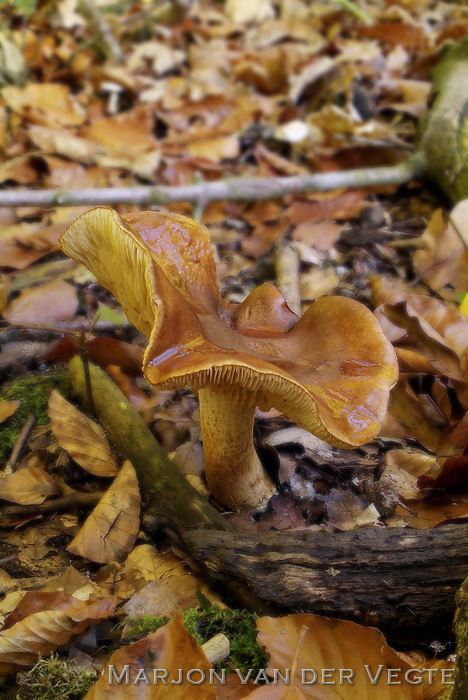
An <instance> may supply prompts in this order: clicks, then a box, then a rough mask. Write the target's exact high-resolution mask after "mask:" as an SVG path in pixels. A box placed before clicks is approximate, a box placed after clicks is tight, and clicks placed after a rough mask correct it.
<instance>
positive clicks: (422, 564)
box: [184, 524, 468, 643]
mask: <svg viewBox="0 0 468 700" xmlns="http://www.w3.org/2000/svg"><path fill="white" fill-rule="evenodd" d="M184 540H185V541H186V543H187V545H188V547H189V549H190V551H191V552H192V554H193V555H194V556H195V557H196V558H197V559H200V560H202V561H204V563H205V566H206V567H207V568H208V570H209V571H210V573H211V575H212V577H213V579H214V580H216V579H217V578H218V577H226V576H230V577H232V578H233V579H234V580H238V581H242V582H243V583H245V584H247V585H248V586H250V587H251V588H252V589H253V591H254V592H255V593H256V594H257V596H258V597H259V598H261V599H262V600H264V601H266V602H267V603H268V604H270V605H272V606H275V607H277V608H278V609H279V610H283V611H289V612H291V611H293V610H296V611H298V610H301V611H308V612H314V613H317V614H320V615H329V616H331V617H341V618H347V619H352V620H354V621H356V622H360V623H361V624H362V623H363V624H371V625H378V626H379V628H380V629H382V630H383V631H384V632H385V633H386V634H387V635H388V636H389V638H390V639H391V638H392V637H393V638H394V639H399V641H400V643H401V640H402V635H403V637H404V638H405V642H406V641H409V640H411V642H427V641H433V640H434V639H438V638H447V635H448V634H449V633H450V629H451V625H452V622H453V616H454V613H455V595H456V592H457V589H458V587H459V586H460V584H461V582H462V581H463V579H464V578H465V577H466V576H467V575H468V524H459V525H446V526H443V527H440V528H437V529H434V530H413V529H411V530H410V529H406V528H388V529H385V528H375V527H372V528H363V529H361V530H356V531H353V532H340V533H336V532H334V533H325V532H309V531H297V532H296V531H294V532H293V531H287V532H284V531H283V532H260V533H258V534H250V533H249V534H241V533H230V532H214V531H209V532H208V531H201V530H197V531H193V532H187V533H186V534H185V536H184Z"/></svg>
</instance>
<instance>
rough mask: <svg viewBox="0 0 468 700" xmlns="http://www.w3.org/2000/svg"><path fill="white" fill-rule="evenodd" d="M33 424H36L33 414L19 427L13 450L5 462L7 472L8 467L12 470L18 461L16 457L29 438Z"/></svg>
mask: <svg viewBox="0 0 468 700" xmlns="http://www.w3.org/2000/svg"><path fill="white" fill-rule="evenodd" d="M35 425H36V418H35V416H29V418H28V420H27V421H26V423H25V424H24V425H23V427H22V428H21V432H20V434H19V435H18V439H17V441H16V442H15V446H14V447H13V451H12V453H11V456H10V459H9V460H8V462H7V465H6V468H7V472H8V470H10V469H12V470H13V469H14V467H15V465H16V462H17V461H18V458H19V456H20V454H21V452H22V450H23V448H24V446H25V445H26V443H27V441H28V440H29V437H30V435H31V433H32V431H33V428H34V426H35Z"/></svg>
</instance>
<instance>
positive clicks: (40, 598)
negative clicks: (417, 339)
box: [0, 591, 117, 674]
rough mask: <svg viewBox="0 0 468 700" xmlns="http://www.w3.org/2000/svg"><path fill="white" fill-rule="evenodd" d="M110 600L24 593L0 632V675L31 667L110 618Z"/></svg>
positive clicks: (111, 598) (112, 608)
mask: <svg viewBox="0 0 468 700" xmlns="http://www.w3.org/2000/svg"><path fill="white" fill-rule="evenodd" d="M116 604H117V599H116V598H113V597H105V598H97V599H96V600H92V601H86V602H85V601H81V600H77V599H76V598H73V597H72V596H69V595H65V594H64V593H43V592H41V591H31V592H28V593H26V594H25V595H24V596H23V598H22V599H21V601H20V603H19V604H18V606H17V607H16V608H15V610H14V611H13V612H12V613H11V614H10V615H9V617H8V618H7V620H6V623H5V626H4V628H3V629H2V630H1V631H0V674H6V673H13V672H16V671H19V670H22V669H24V668H27V667H28V666H32V665H33V664H34V663H35V662H36V661H37V660H38V659H39V657H40V656H48V655H49V654H51V653H52V652H54V651H55V650H56V649H57V648H58V647H61V646H63V645H64V644H67V643H68V641H69V640H70V639H71V638H72V637H73V636H75V635H77V634H81V633H82V632H84V630H86V629H87V627H89V626H90V625H91V624H93V623H95V622H98V621H99V620H103V619H105V618H107V617H110V615H112V614H113V612H114V609H115V606H116Z"/></svg>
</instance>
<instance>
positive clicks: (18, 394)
mask: <svg viewBox="0 0 468 700" xmlns="http://www.w3.org/2000/svg"><path fill="white" fill-rule="evenodd" d="M51 389H58V390H59V391H60V392H62V393H63V392H64V389H65V374H57V373H55V374H28V375H27V376H26V377H22V378H21V379H16V380H15V381H13V382H11V384H10V385H9V386H8V388H7V389H6V390H5V391H4V392H3V394H2V397H1V398H2V400H4V401H15V400H18V401H20V402H21V403H20V406H19V408H18V410H17V411H16V413H14V414H13V415H12V416H11V418H9V419H8V420H7V421H5V422H4V423H2V424H1V425H0V465H1V464H3V462H5V461H6V460H7V459H8V457H9V456H10V453H11V451H12V449H13V447H14V444H15V442H16V440H17V439H18V435H19V433H20V431H21V428H22V427H23V425H24V424H25V423H26V421H27V420H28V418H29V416H34V417H35V418H36V420H37V424H38V425H45V424H46V423H48V422H49V416H48V415H47V404H48V401H49V394H50V391H51Z"/></svg>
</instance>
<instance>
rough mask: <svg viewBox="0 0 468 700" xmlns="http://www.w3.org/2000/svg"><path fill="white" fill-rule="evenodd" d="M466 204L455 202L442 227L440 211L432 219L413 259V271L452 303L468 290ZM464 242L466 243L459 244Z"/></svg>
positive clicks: (466, 202) (467, 205)
mask: <svg viewBox="0 0 468 700" xmlns="http://www.w3.org/2000/svg"><path fill="white" fill-rule="evenodd" d="M467 215H468V200H464V201H462V202H459V203H458V204H457V206H456V207H455V208H454V209H453V211H452V213H451V215H450V219H449V222H448V223H446V222H445V220H444V217H443V214H442V210H441V209H438V210H437V211H436V212H435V213H434V214H433V216H432V218H431V220H430V222H429V225H428V227H427V229H426V231H425V232H424V233H423V235H422V237H421V247H420V248H419V249H418V250H416V251H415V253H414V257H413V265H414V270H415V272H416V274H417V275H419V277H420V278H421V279H423V280H424V282H426V284H428V285H429V287H431V289H433V290H434V291H435V292H437V293H438V294H440V295H441V296H442V297H443V298H444V299H448V300H450V301H456V300H457V298H458V297H459V295H460V294H463V293H465V292H466V290H467V289H468V249H467V245H468V227H467V226H466V218H467ZM463 236H465V238H466V241H467V242H466V243H465V242H464V240H463Z"/></svg>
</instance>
